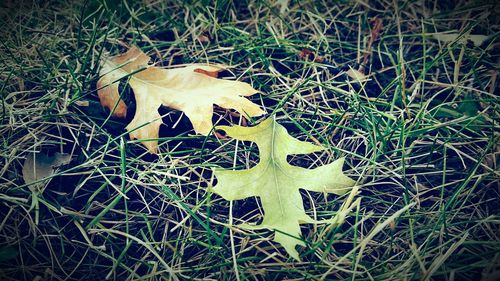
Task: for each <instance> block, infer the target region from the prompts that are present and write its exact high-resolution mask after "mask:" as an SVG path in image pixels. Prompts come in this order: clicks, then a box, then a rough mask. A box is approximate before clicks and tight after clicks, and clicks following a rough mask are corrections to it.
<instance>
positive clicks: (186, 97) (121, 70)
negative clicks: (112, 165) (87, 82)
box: [97, 47, 264, 153]
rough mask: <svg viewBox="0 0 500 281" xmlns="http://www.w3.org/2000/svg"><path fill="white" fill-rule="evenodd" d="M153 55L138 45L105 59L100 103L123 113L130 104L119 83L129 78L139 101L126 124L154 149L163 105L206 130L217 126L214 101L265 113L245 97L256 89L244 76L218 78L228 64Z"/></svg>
mask: <svg viewBox="0 0 500 281" xmlns="http://www.w3.org/2000/svg"><path fill="white" fill-rule="evenodd" d="M149 60H150V57H149V56H147V55H146V54H145V53H143V52H142V51H141V50H140V49H139V48H137V47H132V48H130V49H129V50H128V51H127V52H126V53H124V54H122V55H118V56H114V57H110V58H108V59H105V60H104V61H103V62H102V63H101V71H100V75H101V78H100V79H99V81H98V83H97V87H98V95H99V99H100V101H101V104H102V105H103V106H105V107H107V108H109V109H110V110H113V115H114V116H116V117H122V118H123V117H125V116H126V115H127V106H126V105H125V103H124V102H123V100H122V99H121V98H120V93H119V91H118V83H119V80H120V79H122V78H125V77H126V78H128V84H129V85H130V87H131V88H132V90H133V91H134V96H135V100H136V103H137V105H136V112H135V115H134V118H133V119H132V121H131V122H130V123H129V124H128V125H127V130H128V131H129V134H130V138H131V139H137V140H141V141H142V143H143V144H144V145H145V146H146V147H147V149H148V150H149V151H150V152H152V153H157V152H158V137H159V129H160V125H161V124H162V120H161V116H160V114H159V113H158V108H159V107H160V106H161V105H164V106H167V107H169V108H172V109H176V110H180V111H182V112H184V114H186V116H187V117H188V118H189V120H190V121H191V123H192V125H193V128H194V131H195V132H196V133H198V134H202V135H207V134H208V133H209V132H210V131H211V130H212V127H213V124H212V115H213V106H214V104H215V105H218V106H220V107H223V108H227V109H235V110H236V111H238V112H239V113H240V114H242V115H243V116H244V117H246V118H248V117H255V116H260V115H262V114H264V111H263V110H262V109H261V108H260V107H259V105H257V104H255V103H253V102H251V101H249V100H248V99H246V98H245V97H247V96H251V95H253V94H255V93H257V90H255V89H254V88H253V87H252V86H250V85H249V84H248V83H244V82H241V81H230V80H223V79H217V78H216V77H217V73H218V72H220V71H221V70H223V69H222V68H221V67H219V66H215V65H202V64H192V65H188V66H185V67H179V68H173V69H162V68H158V67H155V66H151V65H149V64H148V62H149Z"/></svg>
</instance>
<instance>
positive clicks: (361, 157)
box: [0, 0, 500, 280]
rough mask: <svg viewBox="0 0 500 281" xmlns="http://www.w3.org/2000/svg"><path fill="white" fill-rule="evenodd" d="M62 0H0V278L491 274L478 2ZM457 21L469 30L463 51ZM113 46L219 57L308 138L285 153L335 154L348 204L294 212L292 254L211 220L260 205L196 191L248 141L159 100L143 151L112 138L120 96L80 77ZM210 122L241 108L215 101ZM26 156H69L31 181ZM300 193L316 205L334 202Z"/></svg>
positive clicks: (489, 83)
mask: <svg viewBox="0 0 500 281" xmlns="http://www.w3.org/2000/svg"><path fill="white" fill-rule="evenodd" d="M62 2H63V1H47V2H44V3H39V2H36V3H32V2H29V1H21V2H16V1H8V2H6V3H2V4H1V5H2V8H1V9H0V13H1V17H0V22H1V24H2V27H3V28H2V32H1V38H0V42H1V45H0V49H1V52H0V61H1V64H0V77H1V79H0V92H1V97H2V102H1V105H0V109H1V110H0V112H1V113H0V115H1V121H0V140H1V142H2V146H1V150H0V155H1V163H2V164H1V165H0V237H1V238H0V279H2V280H42V279H43V280H74V279H89V280H92V279H99V280H102V279H104V278H106V279H119V280H125V279H127V280H129V279H130V280H136V279H145V280H146V279H147V280H160V279H161V280H162V279H167V280H177V279H178V280H184V279H186V280H191V279H196V280H199V279H207V280H261V279H266V280H282V279H290V280H297V279H300V280H303V279H307V280H321V279H325V280H336V279H339V280H479V279H480V278H483V280H497V279H498V277H499V276H500V256H499V254H498V253H499V252H500V243H499V237H498V233H500V231H499V223H498V222H499V216H498V214H499V205H498V198H499V185H498V183H499V181H498V180H499V177H498V176H499V172H498V170H497V160H498V151H499V147H498V136H499V127H498V117H499V105H498V97H497V96H498V87H497V84H498V83H497V74H498V61H499V58H498V34H499V28H498V17H497V15H498V11H499V8H500V7H499V6H498V5H497V4H495V1H492V2H486V1H450V2H442V1H418V2H413V1H378V2H376V1H363V0H361V1H352V2H350V1H339V2H335V3H330V2H327V1H282V2H288V4H287V5H281V4H279V3H277V2H276V3H275V2H273V1H255V2H254V1H251V2H248V3H247V2H246V1H237V2H234V3H233V2H231V1H215V2H214V3H212V2H211V1H186V3H183V4H179V3H177V1H172V2H169V1H167V2H163V1H137V2H133V1H120V0H109V1H104V0H101V1H97V0H95V1H94V0H92V1H82V2H75V3H62ZM441 2H442V3H441ZM377 20H378V21H380V22H381V23H382V26H381V29H380V30H377V28H376V23H377ZM443 32H451V33H454V34H457V35H459V37H456V39H454V40H451V41H443V40H441V41H440V40H438V39H437V38H439V35H436V34H440V33H443ZM468 33H470V34H481V35H486V36H488V38H487V39H486V40H485V41H484V42H483V43H482V44H480V45H475V44H474V43H473V42H470V41H466V40H463V39H461V38H467V36H468ZM200 35H203V36H205V37H200ZM206 39H208V41H209V42H203V41H206ZM132 44H135V45H137V46H139V47H140V48H141V49H142V50H143V51H145V52H147V53H148V54H149V55H151V56H152V57H153V60H154V62H155V64H156V65H158V66H165V67H166V66H170V65H177V64H189V63H195V62H196V63H204V62H210V63H222V64H227V65H231V66H234V68H231V69H230V70H228V71H226V72H224V73H223V74H224V76H225V77H226V78H228V79H239V80H242V81H245V82H248V83H251V84H252V85H253V86H254V87H255V88H256V89H258V90H260V91H261V92H262V94H261V95H259V96H255V97H253V98H252V100H253V101H254V102H256V103H259V104H261V105H262V106H263V107H265V108H266V111H267V112H268V113H276V114H277V120H278V122H280V123H281V124H283V125H284V126H285V127H286V128H287V129H288V130H289V132H290V133H291V134H292V135H293V136H294V137H297V138H299V139H301V140H307V141H311V142H316V143H318V144H321V145H323V146H325V147H326V148H327V149H326V152H324V153H321V154H319V153H318V154H311V155H297V156H294V157H291V158H290V159H289V160H290V161H291V163H293V164H295V165H300V166H302V167H316V166H318V165H321V164H325V163H330V162H331V161H333V159H336V158H338V157H341V156H345V157H346V165H345V167H344V169H345V170H346V173H347V174H348V175H349V176H351V177H352V178H354V179H356V180H357V182H358V185H359V187H360V191H361V193H360V195H359V196H358V197H359V198H361V204H360V205H359V207H358V208H356V209H355V210H353V211H352V212H351V213H350V214H349V216H348V217H347V219H346V221H345V223H344V224H342V225H340V226H335V225H304V226H303V228H302V234H303V239H304V241H305V242H306V244H307V246H306V247H302V248H300V249H298V250H299V253H300V255H301V259H302V261H301V262H297V261H294V260H293V259H291V258H290V257H289V256H288V255H287V254H286V252H285V251H284V250H283V249H282V248H281V247H279V245H277V244H275V243H274V242H273V241H272V235H271V233H270V232H269V231H265V230H259V231H248V230H245V231H243V230H241V229H238V228H237V227H231V226H228V223H230V222H232V224H238V223H241V222H258V221H259V220H260V219H261V218H262V213H261V212H262V211H261V209H260V207H259V201H258V200H257V199H255V198H252V199H246V200H241V201H234V202H228V201H225V200H223V199H222V198H221V197H219V196H217V195H215V194H212V193H211V192H208V191H207V188H208V187H209V186H211V185H213V184H214V183H215V182H216V179H215V178H214V177H213V175H212V168H213V167H226V168H232V167H234V168H237V169H244V168H249V167H252V166H253V165H255V163H256V161H257V160H258V158H257V148H256V147H255V145H252V144H251V143H244V142H236V141H234V140H230V139H222V140H219V139H217V138H216V137H215V136H213V135H211V136H208V137H206V138H205V137H202V136H197V135H194V134H193V131H192V128H191V127H190V124H189V122H188V121H187V120H186V118H185V117H184V116H182V115H181V114H180V113H179V112H176V111H173V110H169V109H167V108H160V113H162V114H163V120H164V123H165V124H166V126H165V127H163V128H162V130H161V133H160V153H159V155H158V156H154V155H150V154H148V153H147V151H146V150H145V149H144V147H143V146H142V145H141V144H140V143H139V142H138V141H131V140H129V139H128V138H127V132H126V130H125V129H124V128H125V126H126V124H127V123H128V122H129V121H130V120H131V118H132V116H133V114H134V110H135V109H134V100H133V95H132V93H131V90H130V89H129V88H128V87H123V94H124V99H125V101H126V102H127V104H129V106H130V107H129V108H130V111H131V112H130V113H129V116H128V117H127V118H128V119H127V120H119V119H115V118H112V117H110V115H109V112H108V111H106V110H104V109H103V108H102V107H101V106H100V105H99V101H98V98H97V94H96V81H97V79H98V71H99V61H100V59H101V58H102V57H103V56H106V55H107V54H108V53H109V54H118V53H121V52H123V51H124V50H126V46H130V45H132ZM303 49H308V50H310V51H311V52H312V54H310V55H306V56H305V58H304V56H302V57H301V56H299V54H300V53H301V50H303ZM302 52H303V51H302ZM350 69H361V70H363V71H364V73H365V74H366V75H367V78H368V81H365V82H362V83H359V82H357V81H355V80H353V79H352V78H350V77H349V76H348V75H347V73H348V71H349V70H350ZM214 120H215V121H217V123H218V124H238V123H240V122H241V118H240V117H239V115H237V114H229V113H228V112H226V111H225V110H223V109H220V108H216V110H215V115H214ZM253 122H254V123H257V122H259V119H256V120H253ZM34 151H42V152H45V153H54V152H64V153H70V154H71V155H72V161H71V163H69V164H68V165H64V166H62V167H60V168H59V169H58V170H57V172H56V173H55V174H54V175H53V176H51V177H49V178H47V179H44V180H43V181H42V185H41V187H40V188H33V187H32V186H28V185H26V184H25V182H24V180H23V176H22V165H23V162H24V159H25V158H26V156H27V155H28V154H30V153H33V152H34ZM302 196H303V199H304V200H303V201H304V206H305V208H306V211H307V212H308V214H309V215H311V216H315V217H317V218H330V217H331V216H332V214H334V213H335V211H336V210H337V209H338V208H339V206H340V205H341V204H342V202H343V200H344V199H345V198H344V197H337V196H332V195H328V196H326V195H324V194H319V193H314V192H303V193H302Z"/></svg>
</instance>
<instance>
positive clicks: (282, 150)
mask: <svg viewBox="0 0 500 281" xmlns="http://www.w3.org/2000/svg"><path fill="white" fill-rule="evenodd" d="M216 129H218V130H224V131H225V132H226V134H227V135H229V136H231V137H233V138H235V139H238V140H242V141H252V142H255V143H256V144H257V147H258V149H259V156H260V160H259V163H258V164H257V165H256V166H255V167H253V168H251V169H248V170H237V171H233V170H224V169H216V170H215V177H216V178H217V180H218V183H217V184H216V185H215V186H214V187H213V188H212V191H213V192H214V193H216V194H219V195H220V196H222V197H223V198H224V199H226V200H240V199H244V198H248V197H252V196H257V197H259V198H260V200H261V203H262V207H263V209H264V218H263V221H262V224H260V225H249V224H240V225H237V226H238V227H240V228H243V229H263V228H267V229H271V230H275V234H274V241H276V242H277V243H279V244H281V245H282V246H283V247H284V248H285V250H286V251H287V252H288V254H289V255H291V256H292V257H293V258H295V259H297V260H299V255H298V252H297V250H296V249H295V246H297V245H302V246H304V243H303V242H302V241H301V240H300V239H299V237H300V234H301V232H300V224H303V223H324V222H330V223H336V224H339V223H341V222H342V221H343V218H344V217H345V215H346V214H347V213H348V212H349V211H350V209H351V208H352V207H351V206H350V205H351V204H350V203H351V201H352V197H350V198H351V199H350V200H351V201H349V202H348V203H347V205H344V206H342V207H341V210H340V211H339V212H338V213H337V216H335V217H334V218H333V219H331V220H326V221H316V220H314V219H312V218H311V217H309V216H308V215H307V214H306V213H305V211H304V206H303V203H302V198H301V195H300V192H299V189H300V188H303V189H305V190H309V191H316V192H325V193H334V194H338V195H342V194H344V193H346V192H347V191H349V190H351V189H352V186H353V185H354V181H353V180H352V179H350V178H349V177H347V176H346V175H344V173H343V172H342V165H343V163H344V158H340V159H338V160H336V161H334V162H333V163H330V164H327V165H324V166H320V167H317V168H315V169H306V168H302V167H298V166H292V165H290V164H289V163H288V162H287V156H288V155H290V154H307V153H312V152H317V151H321V150H323V149H324V148H323V147H320V146H317V145H314V144H312V143H308V142H304V141H299V140H297V139H295V138H293V137H292V136H290V135H289V134H288V132H287V131H286V129H285V128H284V127H283V126H281V125H279V124H278V123H277V122H276V121H275V120H274V119H273V118H268V119H267V120H265V121H263V122H262V123H260V124H259V125H257V126H255V127H242V126H232V127H228V126H217V127H216ZM351 194H353V193H351ZM346 202H347V201H346ZM346 202H344V203H346Z"/></svg>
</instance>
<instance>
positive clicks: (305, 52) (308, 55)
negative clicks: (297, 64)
mask: <svg viewBox="0 0 500 281" xmlns="http://www.w3.org/2000/svg"><path fill="white" fill-rule="evenodd" d="M299 58H301V59H303V60H306V61H314V62H319V63H321V62H324V61H325V57H323V56H320V55H318V54H316V53H314V52H313V51H311V50H309V49H306V48H302V50H301V51H300V53H299Z"/></svg>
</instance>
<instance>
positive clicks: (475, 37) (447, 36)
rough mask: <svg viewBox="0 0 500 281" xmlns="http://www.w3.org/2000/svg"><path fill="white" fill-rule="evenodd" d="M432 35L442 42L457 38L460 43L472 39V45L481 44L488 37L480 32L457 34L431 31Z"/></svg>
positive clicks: (452, 40)
mask: <svg viewBox="0 0 500 281" xmlns="http://www.w3.org/2000/svg"><path fill="white" fill-rule="evenodd" d="M432 37H434V38H435V39H437V40H439V41H441V42H444V43H450V42H454V41H455V40H457V39H458V38H459V37H460V39H458V42H460V43H467V41H468V40H470V41H472V43H473V44H474V46H481V45H482V44H483V43H484V42H485V41H486V40H487V39H488V38H489V37H488V36H486V35H481V34H459V33H433V34H432Z"/></svg>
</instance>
